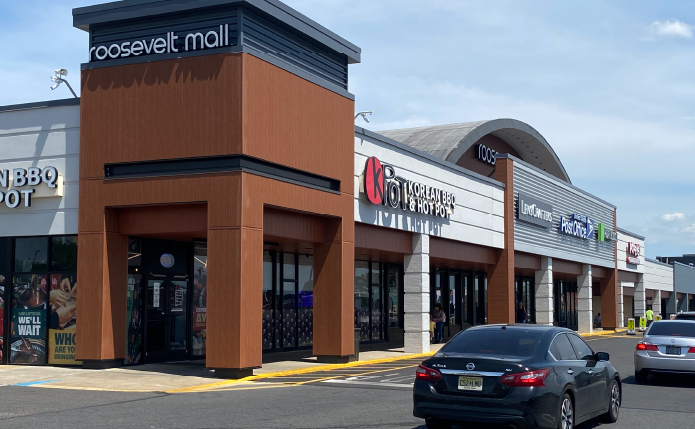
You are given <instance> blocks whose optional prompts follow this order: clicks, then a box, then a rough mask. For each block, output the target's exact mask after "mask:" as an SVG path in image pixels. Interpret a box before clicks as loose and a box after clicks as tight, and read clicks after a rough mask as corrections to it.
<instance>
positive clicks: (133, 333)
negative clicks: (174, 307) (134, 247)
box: [124, 274, 142, 365]
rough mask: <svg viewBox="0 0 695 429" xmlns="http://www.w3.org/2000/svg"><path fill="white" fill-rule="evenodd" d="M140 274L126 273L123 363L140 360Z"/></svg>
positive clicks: (135, 362) (132, 362)
mask: <svg viewBox="0 0 695 429" xmlns="http://www.w3.org/2000/svg"><path fill="white" fill-rule="evenodd" d="M141 311H142V275H140V274H128V295H127V307H126V355H125V361H124V363H125V364H126V365H134V364H138V363H141V361H142V315H141Z"/></svg>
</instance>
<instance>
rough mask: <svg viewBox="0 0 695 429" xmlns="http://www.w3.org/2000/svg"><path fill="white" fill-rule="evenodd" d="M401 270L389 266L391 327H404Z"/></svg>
mask: <svg viewBox="0 0 695 429" xmlns="http://www.w3.org/2000/svg"><path fill="white" fill-rule="evenodd" d="M399 278H400V275H399V271H398V269H397V268H389V270H388V280H387V281H388V288H389V305H388V312H389V327H394V328H395V327H401V328H402V327H403V324H402V322H401V319H400V310H399V309H400V299H399V297H400V287H399Z"/></svg>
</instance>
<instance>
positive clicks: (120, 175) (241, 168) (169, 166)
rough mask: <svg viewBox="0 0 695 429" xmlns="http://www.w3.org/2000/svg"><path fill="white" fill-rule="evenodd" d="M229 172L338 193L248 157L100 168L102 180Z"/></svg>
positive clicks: (331, 185) (335, 184)
mask: <svg viewBox="0 0 695 429" xmlns="http://www.w3.org/2000/svg"><path fill="white" fill-rule="evenodd" d="M231 172H244V173H249V174H255V175H258V176H263V177H267V178H269V179H274V180H279V181H282V182H287V183H292V184H294V185H299V186H304V187H307V188H312V189H317V190H320V191H324V192H330V193H334V194H339V193H340V180H337V179H333V178H330V177H325V176H321V175H318V174H314V173H309V172H307V171H303V170H299V169H296V168H292V167H287V166H285V165H281V164H276V163H273V162H270V161H266V160H262V159H259V158H255V157H252V156H248V155H222V156H208V157H196V158H179V159H163V160H154V161H137V162H123V163H114V164H105V165H104V179H105V180H115V179H137V178H145V177H166V176H183V175H191V174H210V173H231Z"/></svg>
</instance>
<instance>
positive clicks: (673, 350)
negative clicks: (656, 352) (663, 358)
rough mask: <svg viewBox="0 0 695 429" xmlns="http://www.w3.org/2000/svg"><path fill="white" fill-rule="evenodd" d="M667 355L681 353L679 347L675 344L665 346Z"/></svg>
mask: <svg viewBox="0 0 695 429" xmlns="http://www.w3.org/2000/svg"><path fill="white" fill-rule="evenodd" d="M666 354H667V355H679V354H681V348H680V347H676V346H666Z"/></svg>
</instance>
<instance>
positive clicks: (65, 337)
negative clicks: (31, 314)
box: [48, 274, 81, 365]
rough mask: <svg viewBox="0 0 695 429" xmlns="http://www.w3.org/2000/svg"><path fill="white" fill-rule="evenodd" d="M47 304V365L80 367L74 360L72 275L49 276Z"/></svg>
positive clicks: (74, 317)
mask: <svg viewBox="0 0 695 429" xmlns="http://www.w3.org/2000/svg"><path fill="white" fill-rule="evenodd" d="M48 303H49V309H50V316H49V321H48V363H49V364H51V365H80V364H81V362H79V361H77V360H75V344H76V343H75V334H76V332H77V282H76V281H75V276H74V275H61V274H51V289H50V291H49V295H48Z"/></svg>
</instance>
